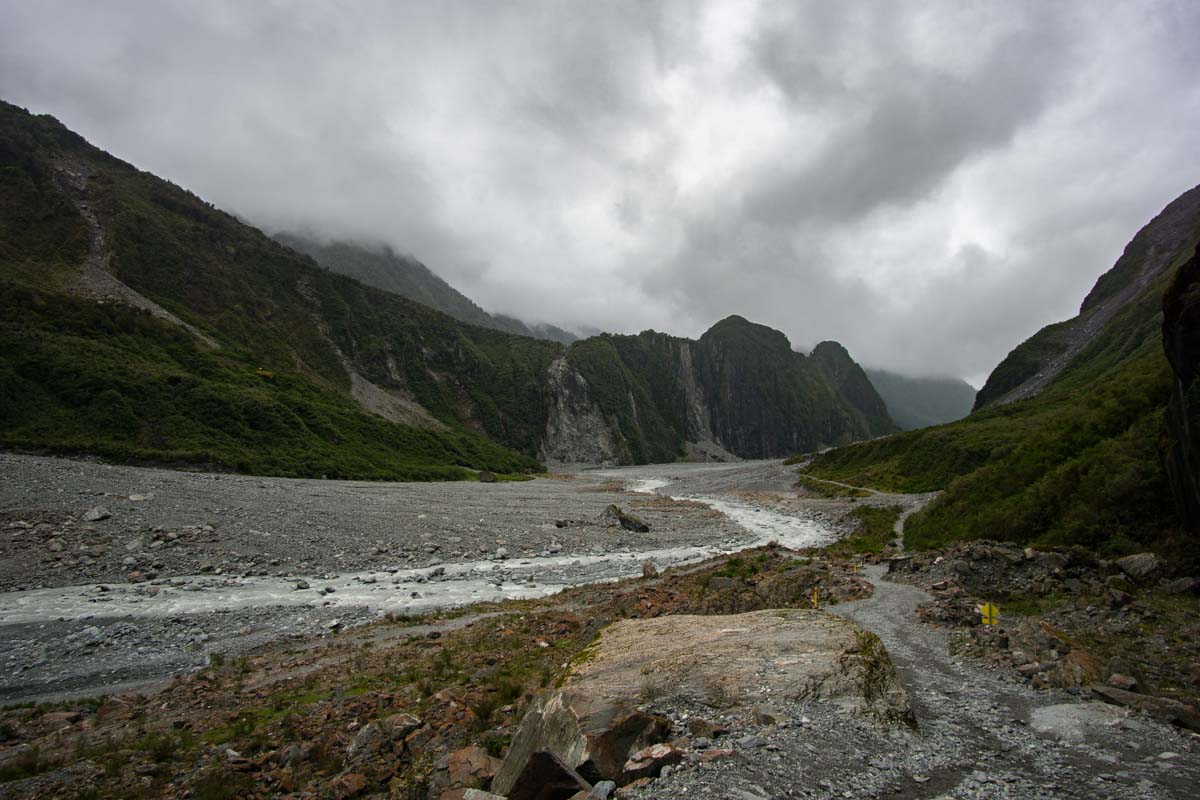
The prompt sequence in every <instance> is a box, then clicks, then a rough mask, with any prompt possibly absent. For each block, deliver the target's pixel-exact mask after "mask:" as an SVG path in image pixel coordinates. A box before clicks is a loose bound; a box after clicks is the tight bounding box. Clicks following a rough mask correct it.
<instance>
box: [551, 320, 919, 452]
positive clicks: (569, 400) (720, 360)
mask: <svg viewBox="0 0 1200 800" xmlns="http://www.w3.org/2000/svg"><path fill="white" fill-rule="evenodd" d="M818 350H819V351H820V355H814V356H812V357H809V356H805V355H803V354H801V353H797V352H795V351H794V350H792V348H791V345H790V344H789V343H788V340H787V337H786V336H784V335H783V334H782V333H780V332H779V331H776V330H773V329H771V328H768V327H765V326H762V325H756V324H754V323H751V322H748V321H747V320H745V319H743V318H741V317H737V316H733V317H729V318H727V319H725V320H722V321H721V322H718V323H717V324H716V325H714V326H713V327H712V328H710V329H709V330H708V331H707V332H705V334H704V335H703V336H701V337H700V339H699V340H698V341H692V340H689V339H682V338H678V337H674V336H669V335H667V334H664V333H658V332H655V331H644V332H643V333H640V334H638V335H637V336H614V335H609V334H605V335H602V336H597V337H593V338H590V339H584V340H581V341H578V342H576V343H574V344H573V345H571V347H570V348H568V349H567V351H566V354H565V355H564V357H563V358H562V359H561V360H560V362H558V363H557V364H556V368H555V369H554V370H553V373H552V379H551V394H552V396H553V397H554V405H553V406H552V408H551V412H550V419H549V422H548V425H547V436H546V439H545V442H544V445H543V451H542V452H543V455H544V457H545V458H547V459H549V460H554V461H619V462H624V463H647V462H654V461H672V460H675V459H677V458H679V457H681V456H691V457H717V458H723V457H727V456H728V455H729V454H735V455H736V456H740V457H743V458H767V457H775V456H779V455H784V454H786V453H788V452H794V451H795V450H797V449H801V448H812V447H823V446H826V445H833V444H843V443H846V442H850V441H854V440H856V439H863V438H868V437H871V436H878V435H881V434H884V433H890V432H892V431H894V430H896V427H895V425H894V424H893V423H892V421H891V420H890V419H889V418H888V416H887V411H886V408H885V407H884V404H883V401H882V400H881V399H880V398H879V396H878V394H876V392H875V390H874V389H873V388H872V387H871V384H870V382H869V381H868V380H867V379H866V376H865V375H864V374H863V372H862V370H861V368H860V367H859V366H858V365H857V364H855V363H854V361H853V360H851V358H850V356H849V354H847V353H846V351H845V350H844V349H843V348H842V347H841V345H838V344H836V343H833V342H827V343H824V344H822V345H820V346H819V348H818Z"/></svg>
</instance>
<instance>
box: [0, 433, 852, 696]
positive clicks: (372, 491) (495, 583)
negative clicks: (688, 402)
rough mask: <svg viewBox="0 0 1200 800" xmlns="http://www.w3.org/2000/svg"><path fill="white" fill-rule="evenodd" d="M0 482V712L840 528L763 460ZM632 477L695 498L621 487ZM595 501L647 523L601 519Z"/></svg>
mask: <svg viewBox="0 0 1200 800" xmlns="http://www.w3.org/2000/svg"><path fill="white" fill-rule="evenodd" d="M0 476H2V479H0V653H3V655H0V674H2V676H3V677H0V701H3V702H10V703H11V702H20V701H47V700H59V699H64V698H67V697H73V696H74V697H79V696H88V695H92V694H97V693H99V692H111V691H127V690H131V689H134V688H137V687H139V686H147V685H154V684H156V683H158V682H161V681H165V680H169V679H170V678H172V677H174V676H177V675H181V674H186V673H188V672H192V671H194V670H196V669H199V668H200V667H202V666H204V665H206V664H207V663H209V661H210V660H211V659H212V658H222V657H230V656H234V655H236V654H238V653H241V652H244V651H246V650H249V649H251V648H255V647H260V646H263V645H265V644H267V643H268V642H270V641H273V640H277V639H286V638H293V637H305V636H319V635H323V634H326V633H328V632H330V631H332V630H334V629H336V628H340V627H345V626H348V625H352V624H356V623H362V622H366V621H369V620H371V619H375V618H377V617H379V616H380V615H383V614H386V613H390V614H393V615H394V614H413V613H421V612H425V611H430V610H433V609H439V608H448V607H456V606H461V605H464V604H468V603H479V602H487V601H501V600H507V599H515V598H530V597H539V596H544V595H547V594H552V593H554V592H557V591H560V590H561V589H563V588H565V587H568V586H576V585H581V584H587V583H594V582H597V581H605V580H613V579H616V578H620V577H627V576H629V575H634V574H640V572H641V565H642V562H643V561H646V560H651V561H653V562H654V563H655V564H656V565H657V566H658V567H660V568H665V567H668V566H670V565H672V564H678V563H685V562H689V561H698V560H700V559H702V558H705V557H709V556H712V555H714V554H718V553H722V552H731V551H734V550H739V549H742V548H744V547H747V546H753V545H754V544H763V543H765V542H766V541H767V540H768V539H776V540H778V541H781V542H784V543H787V544H790V545H792V546H808V545H814V544H821V543H827V542H828V541H832V539H833V538H835V537H836V530H837V525H838V523H837V520H838V518H839V517H840V514H839V508H838V506H837V504H836V503H833V504H827V505H826V506H825V507H821V508H814V509H809V510H807V511H804V512H802V513H798V509H796V508H794V507H780V506H779V504H780V501H779V500H778V497H777V494H775V493H776V492H779V491H786V490H787V489H788V488H789V480H790V478H789V476H790V470H787V469H786V468H784V467H783V466H782V465H781V464H779V462H753V463H739V464H733V465H725V464H715V465H687V464H683V465H664V466H661V467H655V468H631V469H616V470H603V471H599V470H575V471H572V472H569V473H561V474H556V475H551V476H549V477H544V478H538V479H535V480H531V481H522V482H499V483H464V482H450V483H371V482H354V481H319V480H292V479H283V478H263V477H247V476H239V475H228V474H210V473H193V472H177V471H171V470H164V469H149V468H140V467H123V466H111V465H107V464H102V463H97V462H94V461H82V460H68V459H55V458H44V457H37V456H23V455H14V454H0ZM644 476H651V477H654V478H658V479H659V480H657V481H656V485H661V484H663V483H665V482H666V480H661V479H662V478H665V479H667V480H670V481H671V482H672V491H673V492H676V494H677V495H678V496H681V497H682V496H686V497H697V498H701V499H702V500H704V502H699V501H693V500H674V499H671V498H669V497H666V496H663V495H659V494H653V493H649V492H637V491H626V487H627V486H628V487H629V488H631V489H636V488H644V487H639V486H638V481H639V480H642V479H643V478H644ZM764 491H765V492H767V493H766V494H764V493H763V492H764ZM610 504H617V505H618V506H620V507H621V508H622V509H623V510H625V511H627V512H630V513H633V514H635V515H636V516H638V517H639V518H641V519H643V520H644V521H645V522H646V523H647V524H648V525H649V527H650V530H649V532H647V533H638V532H635V531H630V530H626V529H624V528H622V527H620V526H619V525H615V524H614V522H613V520H611V519H609V518H607V517H606V516H605V515H604V512H605V510H606V508H607V507H608V506H609V505H610ZM818 505H819V504H818ZM739 519H740V520H741V521H742V522H741V523H739V521H738V520H739ZM743 523H744V524H743ZM747 525H749V526H750V527H747Z"/></svg>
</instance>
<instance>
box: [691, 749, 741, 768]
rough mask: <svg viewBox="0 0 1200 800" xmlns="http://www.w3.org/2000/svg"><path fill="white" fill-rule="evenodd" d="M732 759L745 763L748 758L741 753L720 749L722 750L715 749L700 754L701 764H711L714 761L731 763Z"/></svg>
mask: <svg viewBox="0 0 1200 800" xmlns="http://www.w3.org/2000/svg"><path fill="white" fill-rule="evenodd" d="M731 759H740V760H743V761H744V760H745V759H746V757H745V756H743V755H742V754H741V753H739V752H738V751H736V750H728V749H720V748H718V749H715V750H705V751H704V752H703V753H701V754H700V763H701V764H709V763H712V762H713V761H729V760H731Z"/></svg>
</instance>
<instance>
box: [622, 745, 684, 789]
mask: <svg viewBox="0 0 1200 800" xmlns="http://www.w3.org/2000/svg"><path fill="white" fill-rule="evenodd" d="M682 760H683V751H682V750H679V749H677V748H674V747H672V746H671V745H669V744H652V745H650V746H649V747H645V748H643V749H641V750H639V751H637V752H636V753H634V754H633V755H632V756H630V757H629V760H628V761H626V762H625V780H626V781H635V780H637V779H638V778H657V777H658V774H659V773H660V772H662V770H663V767H665V766H668V765H670V764H678V763H679V762H680V761H682Z"/></svg>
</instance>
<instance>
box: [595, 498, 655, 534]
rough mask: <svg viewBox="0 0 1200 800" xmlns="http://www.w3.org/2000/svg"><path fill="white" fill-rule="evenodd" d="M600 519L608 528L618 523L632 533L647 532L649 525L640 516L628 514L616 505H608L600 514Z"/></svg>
mask: <svg viewBox="0 0 1200 800" xmlns="http://www.w3.org/2000/svg"><path fill="white" fill-rule="evenodd" d="M600 519H601V521H602V522H604V524H605V525H607V526H609V527H610V528H615V527H617V526H618V525H619V526H621V527H622V528H624V529H625V530H627V531H633V532H634V533H649V532H650V526H649V525H648V524H647V523H646V522H645V521H644V520H643V519H642V518H641V517H637V516H634V515H633V514H630V513H629V512H627V511H625V510H624V509H622V508H621V507H620V506H618V505H615V504H613V505H609V507H608V508H606V509H604V511H603V513H601V514H600Z"/></svg>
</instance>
